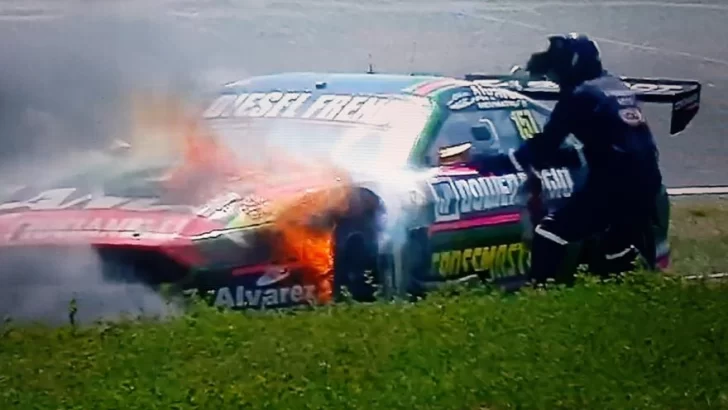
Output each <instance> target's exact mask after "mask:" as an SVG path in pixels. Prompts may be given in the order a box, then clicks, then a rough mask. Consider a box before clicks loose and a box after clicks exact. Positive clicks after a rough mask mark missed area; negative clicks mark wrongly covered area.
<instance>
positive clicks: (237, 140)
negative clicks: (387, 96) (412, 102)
mask: <svg viewBox="0 0 728 410" xmlns="http://www.w3.org/2000/svg"><path fill="white" fill-rule="evenodd" d="M417 107H418V109H417V110H415V111H414V112H412V111H410V112H409V115H387V118H391V119H392V120H391V121H387V122H386V123H382V124H367V123H357V122H344V121H332V120H319V119H301V118H281V117H272V118H269V117H233V118H230V117H228V118H213V119H207V122H208V124H209V126H210V127H211V128H212V131H213V132H214V133H215V135H216V136H217V137H218V138H220V139H221V140H222V141H223V142H224V143H225V145H227V146H228V147H230V148H232V150H233V151H234V152H235V154H236V155H237V156H238V158H240V159H241V160H243V161H252V162H257V161H268V160H270V159H271V158H272V157H271V155H270V154H271V153H272V154H273V155H274V156H275V155H276V154H280V155H294V156H296V157H306V158H313V159H316V158H321V159H326V160H329V161H331V162H333V163H335V164H338V165H342V166H346V167H347V168H349V169H352V168H362V169H367V168H371V167H372V166H377V167H382V166H388V165H404V163H405V161H406V159H407V157H408V156H409V154H410V151H411V149H412V146H413V144H414V143H415V141H416V140H417V138H418V137H419V135H420V133H421V132H422V130H423V129H424V127H425V124H426V122H427V120H428V116H429V114H430V109H429V108H425V109H422V108H423V107H422V106H417ZM392 110H394V107H392ZM398 112H399V111H392V112H391V114H396V113H398ZM266 153H267V154H266Z"/></svg>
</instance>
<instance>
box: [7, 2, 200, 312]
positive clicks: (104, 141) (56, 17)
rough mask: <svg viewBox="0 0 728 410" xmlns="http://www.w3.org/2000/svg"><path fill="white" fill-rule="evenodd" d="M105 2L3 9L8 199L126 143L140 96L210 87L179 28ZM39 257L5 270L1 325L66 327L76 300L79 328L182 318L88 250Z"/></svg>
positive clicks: (26, 257) (18, 258) (21, 257)
mask: <svg viewBox="0 0 728 410" xmlns="http://www.w3.org/2000/svg"><path fill="white" fill-rule="evenodd" d="M64 3H65V2H64ZM102 3H103V4H102V5H100V6H99V9H100V8H103V10H92V9H88V8H87V9H85V10H81V9H72V8H69V7H65V8H64V9H62V10H61V9H57V10H54V9H52V8H50V7H45V8H44V7H39V8H37V9H33V10H29V9H27V7H26V9H25V10H20V11H18V10H9V9H6V7H0V17H2V19H3V23H2V27H0V195H2V194H3V193H4V192H8V191H12V190H13V189H14V187H15V186H19V185H26V184H32V183H38V182H39V181H43V180H45V179H47V178H50V177H52V176H54V175H56V176H57V175H59V174H65V173H69V172H73V168H74V167H77V166H78V165H77V164H79V163H80V162H83V161H85V160H93V155H96V154H92V152H93V150H97V149H99V148H104V147H106V146H108V145H109V144H110V143H111V141H112V140H114V139H118V138H120V139H123V138H124V136H125V133H126V132H128V129H127V127H128V124H129V116H130V115H131V113H130V112H129V111H128V109H129V108H130V102H129V99H130V97H131V96H133V95H134V94H135V93H140V92H141V93H153V94H166V95H170V94H173V95H176V96H179V97H181V98H185V99H194V98H196V97H197V96H199V95H200V94H199V93H201V92H204V91H205V90H206V86H207V85H208V84H210V83H207V84H206V83H203V81H202V80H204V79H207V78H209V76H207V75H206V71H205V70H206V69H207V68H209V66H208V65H207V64H206V63H205V59H204V58H201V56H200V55H199V54H198V53H199V51H200V50H195V49H193V48H192V47H190V46H186V45H185V42H184V41H181V39H182V38H183V36H181V35H178V34H180V33H178V31H179V28H175V27H174V26H173V25H170V24H167V23H165V22H164V21H163V20H159V19H153V18H144V17H143V16H144V15H145V13H144V10H139V13H137V14H138V15H137V16H134V18H129V13H128V12H129V10H126V12H127V13H126V17H123V16H124V14H122V13H119V12H118V11H119V10H115V8H117V9H118V8H119V7H114V6H113V5H112V4H111V3H109V2H102ZM133 3H134V2H129V3H128V4H130V5H131V4H133ZM125 4H126V2H125ZM140 4H142V3H140ZM16 5H17V4H16ZM101 6H103V7H101ZM136 6H137V7H138V6H139V4H137V5H136ZM84 7H91V6H89V5H84ZM33 13H35V14H36V15H35V17H37V18H30V17H33V16H32V14H33ZM40 17H47V18H40ZM201 79H202V80H201ZM38 256H39V255H32V254H21V253H18V252H15V253H14V254H12V255H9V258H10V259H12V263H11V262H7V261H6V263H4V266H2V269H1V270H2V273H1V274H0V301H2V303H0V317H2V316H10V317H11V318H17V319H30V320H41V321H51V322H58V321H59V320H60V321H65V320H68V316H67V315H68V307H69V303H70V301H71V300H72V299H74V298H75V299H76V300H77V306H78V319H79V320H80V321H90V320H96V319H100V318H109V317H113V316H114V315H116V314H118V313H122V312H128V313H130V314H135V313H136V314H138V313H141V312H146V313H149V314H154V315H158V314H168V313H170V312H171V311H173V310H174V309H171V310H170V308H169V307H168V306H167V305H166V304H165V302H164V301H163V300H162V299H161V298H160V296H158V295H157V294H155V293H154V292H152V291H151V290H150V289H147V288H146V287H144V286H142V285H136V284H131V285H130V284H120V283H110V282H108V281H106V280H104V279H103V278H102V274H101V267H100V261H99V259H98V256H97V255H96V254H95V252H94V251H93V250H92V249H90V248H89V249H86V250H84V251H83V252H81V253H76V254H74V255H73V256H68V255H66V256H65V257H62V258H56V260H54V262H53V263H54V264H48V263H47V262H48V261H46V260H43V261H42V262H41V261H38Z"/></svg>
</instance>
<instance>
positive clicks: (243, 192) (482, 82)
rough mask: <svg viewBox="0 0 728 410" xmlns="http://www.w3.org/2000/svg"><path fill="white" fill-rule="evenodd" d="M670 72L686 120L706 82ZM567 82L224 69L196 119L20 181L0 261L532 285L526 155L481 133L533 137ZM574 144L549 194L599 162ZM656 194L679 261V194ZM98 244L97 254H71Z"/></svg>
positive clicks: (284, 283) (215, 280)
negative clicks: (233, 75)
mask: <svg viewBox="0 0 728 410" xmlns="http://www.w3.org/2000/svg"><path fill="white" fill-rule="evenodd" d="M665 81H666V80H648V79H642V80H632V82H633V83H634V84H633V85H634V87H633V89H636V90H638V93H639V96H640V98H642V99H644V100H646V101H652V102H672V103H673V111H674V112H673V119H674V120H675V119H677V121H678V122H681V124H678V126H677V127H676V128H675V129H678V128H679V129H678V130H677V131H681V130H682V129H684V128H685V126H687V124H688V123H689V122H690V121H691V120H692V118H693V117H694V116H695V113H696V112H697V108H698V104H699V92H700V85H699V84H697V83H694V82H675V81H672V80H667V82H665ZM670 81H672V82H670ZM665 84H667V85H669V86H670V87H667V88H665V87H663V85H665ZM640 87H643V89H640ZM649 87H653V88H649ZM557 91H558V90H557V89H555V88H554V86H553V85H552V84H546V83H543V82H532V83H530V84H525V85H524V84H522V83H519V82H517V81H515V80H514V79H513V78H511V77H508V76H489V75H470V76H466V78H463V79H459V78H450V77H444V76H437V75H407V74H376V73H361V74H356V73H353V74H350V73H282V74H273V75H264V76H256V77H252V78H248V79H245V80H241V81H236V82H232V83H229V84H226V85H224V86H223V87H221V90H220V91H219V92H218V93H217V94H216V95H214V96H213V97H212V98H211V99H210V100H208V101H206V102H205V104H204V106H203V107H202V109H201V114H200V113H199V112H198V113H197V114H195V116H194V117H193V118H192V119H190V118H188V117H184V116H179V115H178V116H175V115H172V114H170V113H169V112H168V111H165V110H163V109H160V110H153V109H145V110H142V114H140V115H141V117H144V121H141V120H140V122H144V123H145V124H147V125H145V127H146V128H144V127H141V128H144V131H143V132H140V134H139V135H143V137H134V138H130V145H128V146H124V145H121V146H117V147H116V149H117V150H120V151H122V153H111V152H108V153H98V155H96V156H94V157H93V158H92V159H88V158H87V159H84V160H79V161H77V162H76V163H75V164H74V166H73V167H72V168H69V169H72V171H66V172H56V173H54V177H53V178H48V179H44V180H43V181H44V182H43V183H40V182H39V183H37V184H30V185H26V186H19V187H16V188H14V189H13V192H11V193H8V194H7V195H6V196H5V198H4V199H3V201H2V204H1V205H0V259H2V260H1V261H0V267H3V269H16V268H17V267H18V266H20V267H27V266H29V265H33V266H34V268H37V270H44V269H45V270H48V271H53V272H56V271H57V270H58V269H59V267H62V266H64V264H66V265H67V264H68V263H69V261H71V260H73V261H76V262H74V265H73V269H81V268H88V269H91V268H98V269H99V274H100V275H103V276H104V277H105V278H107V279H109V280H120V281H142V282H144V283H147V284H148V285H149V286H152V287H156V286H158V285H160V284H162V283H176V284H178V285H180V286H181V287H183V288H184V289H185V290H186V292H187V293H195V294H198V295H202V296H206V297H208V300H209V302H210V303H212V304H214V305H218V306H227V307H230V308H239V309H243V308H278V307H287V306H293V305H299V304H307V303H310V302H322V303H325V302H328V301H330V300H332V299H334V298H335V297H336V295H338V294H339V293H340V291H341V289H342V288H344V287H346V288H347V289H348V291H349V292H350V293H351V294H352V295H353V296H354V297H355V298H356V299H359V300H371V299H372V298H373V293H374V286H373V285H372V282H373V283H374V284H376V285H378V286H380V287H381V288H382V290H383V292H384V294H386V295H391V296H397V295H399V296H402V295H405V294H407V293H410V294H422V293H423V292H426V291H427V290H429V289H432V288H433V287H436V286H437V285H439V284H443V283H448V282H451V281H463V280H468V279H480V280H492V281H495V282H496V283H501V284H504V285H516V286H517V285H518V284H521V283H522V282H523V280H524V273H525V272H526V270H527V269H528V266H529V260H530V257H529V252H528V239H527V238H528V226H529V223H528V222H529V221H528V219H529V216H528V214H527V208H526V206H525V203H526V200H527V195H526V194H527V193H526V192H525V190H524V189H523V187H524V183H525V182H526V179H527V178H526V175H525V174H522V173H518V172H516V170H515V169H512V168H509V166H506V165H503V166H502V167H500V168H493V169H491V170H489V172H487V173H482V174H481V173H478V172H476V171H475V170H474V168H473V167H471V166H469V165H468V159H467V158H468V153H469V152H472V151H477V152H478V153H479V154H481V155H482V154H483V153H485V154H486V155H489V154H492V155H494V156H497V155H504V154H505V153H507V152H508V150H510V149H515V148H517V147H518V146H519V145H520V144H521V143H522V142H523V141H524V140H526V139H528V138H532V137H533V135H534V134H535V133H537V132H539V131H540V130H541V128H542V127H543V125H544V123H545V121H546V120H547V118H548V116H549V112H550V111H549V109H548V108H547V107H546V106H544V105H542V104H541V103H539V102H537V100H536V99H553V98H554V96H555V95H556V93H557ZM145 121H146V122H145ZM160 123H161V124H163V125H161V126H160V125H159V124H160ZM149 124H157V125H156V128H155V125H149ZM160 130H161V131H160ZM677 131H676V132H677ZM162 134H164V136H162ZM171 134H174V136H173V137H170V135H171ZM561 150H562V154H563V155H562V156H561V158H559V159H556V160H554V162H553V163H550V164H544V166H543V167H542V168H541V169H540V170H538V173H539V176H540V180H541V183H542V185H543V188H544V198H545V203H546V205H547V206H548V207H556V206H559V204H560V203H562V202H563V200H564V199H567V198H568V197H569V196H570V195H571V193H572V192H574V191H575V190H576V189H578V187H579V184H580V183H582V181H583V180H584V176H585V175H586V173H587V172H588V164H585V163H584V161H583V156H582V155H581V153H580V144H579V143H578V141H576V140H574V139H569V140H567V141H566V142H565V143H564V144H563V146H562V148H561ZM158 152H164V153H165V154H164V155H153V154H155V153H158ZM170 152H174V153H175V155H169V154H170ZM655 200H656V206H658V207H661V210H662V212H661V214H660V218H661V219H660V220H659V221H656V222H655V225H654V226H653V229H654V230H655V232H656V234H657V235H656V238H657V240H656V243H655V246H656V247H657V250H658V254H659V256H660V259H661V260H662V261H663V262H666V260H667V258H668V256H669V246H668V243H667V227H668V216H669V215H668V212H669V204H668V202H667V196H666V194H664V193H663V195H662V196H661V197H659V198H656V199H655ZM524 222H526V223H524ZM593 246H596V245H593ZM585 248H588V246H586V247H585ZM89 249H91V250H93V254H94V258H93V260H92V261H88V263H78V262H77V261H78V260H79V257H76V258H75V259H74V255H81V254H87V253H88V250H89ZM595 253H596V254H599V252H598V249H597V251H596V252H595V251H594V249H591V250H590V251H589V252H587V251H583V252H581V253H580V255H582V257H581V259H579V262H592V261H591V260H587V259H585V258H586V255H592V256H593V255H594V254H595ZM58 274H59V275H60V274H62V273H58ZM43 278H46V280H49V281H51V282H52V281H53V280H52V279H48V278H52V276H48V275H44V276H43ZM369 278H373V281H372V280H370V279H369ZM28 280H30V279H28Z"/></svg>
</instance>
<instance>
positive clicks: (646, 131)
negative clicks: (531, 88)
mask: <svg viewBox="0 0 728 410" xmlns="http://www.w3.org/2000/svg"><path fill="white" fill-rule="evenodd" d="M526 71H528V72H529V73H530V74H531V75H535V76H541V77H546V78H547V79H548V80H550V81H553V82H555V83H557V84H558V85H559V88H560V95H559V99H558V101H557V103H556V105H555V107H554V108H553V111H552V114H551V116H550V118H549V120H548V122H547V123H546V124H545V126H544V129H543V130H542V132H541V133H540V134H537V135H535V136H534V137H533V138H531V139H529V140H528V141H527V142H526V143H525V144H524V145H522V146H521V147H520V148H519V149H518V150H516V151H511V152H510V153H509V157H510V160H511V162H512V163H513V165H514V166H515V167H516V168H517V169H518V170H524V171H526V172H528V171H529V170H530V169H532V166H534V164H537V163H538V161H539V159H540V158H548V156H549V155H552V154H555V151H556V149H557V148H558V147H559V146H560V145H561V144H562V143H563V141H564V140H565V139H566V137H568V136H569V134H573V135H574V136H575V137H576V138H577V139H579V140H580V141H581V142H582V144H583V152H584V156H585V159H586V161H587V163H588V165H589V169H590V171H589V176H588V177H587V180H586V182H585V185H584V187H583V189H582V190H580V191H578V192H575V193H574V195H572V197H571V198H569V200H568V202H567V203H566V204H565V205H563V206H562V207H561V208H559V209H557V210H556V211H555V212H552V213H550V214H548V215H546V216H545V217H544V218H543V219H542V220H541V221H540V222H539V223H538V225H536V227H535V231H534V234H533V244H532V260H531V278H532V279H533V280H535V281H536V282H541V283H542V282H545V281H546V279H548V278H554V277H556V276H557V275H558V273H559V272H560V269H561V268H562V267H563V266H562V264H563V263H564V261H565V257H566V256H567V248H566V245H567V244H569V243H571V242H575V241H580V240H582V239H585V238H587V237H589V236H591V235H593V234H596V233H602V232H607V235H606V238H607V239H606V244H605V249H606V250H605V254H604V255H603V258H604V262H606V266H609V263H610V262H611V263H613V266H614V267H615V270H618V271H625V270H628V269H625V268H624V267H625V262H626V263H628V264H629V267H630V268H631V266H633V265H632V264H633V262H634V261H636V260H637V258H638V257H640V258H641V259H642V261H643V262H646V264H647V267H648V268H649V269H654V266H655V254H654V253H655V249H654V248H655V245H654V239H652V237H650V236H648V237H644V235H643V234H644V233H645V232H649V231H650V229H649V226H650V225H649V223H650V222H649V221H650V220H651V219H650V218H651V217H652V215H653V214H654V212H653V209H654V207H655V198H656V197H657V195H658V193H659V191H660V189H661V186H662V175H661V172H660V169H659V164H658V150H657V147H656V144H655V141H654V138H653V135H652V132H651V131H650V128H649V126H648V124H647V122H646V120H645V118H644V116H643V114H642V111H641V110H640V107H639V106H638V104H637V100H636V96H635V93H634V92H632V91H631V90H630V89H629V87H628V86H627V85H626V84H624V83H623V82H622V81H621V80H620V79H619V78H617V77H614V76H612V75H611V74H609V73H607V72H606V71H605V70H604V69H603V67H602V63H601V59H600V53H599V49H598V47H597V45H596V43H595V42H594V41H592V40H590V39H589V38H588V37H587V36H585V35H580V34H569V35H565V36H551V37H549V47H548V49H547V50H545V51H542V52H538V53H534V54H533V55H532V56H531V58H530V60H529V62H528V64H527V66H526ZM646 227H647V228H646Z"/></svg>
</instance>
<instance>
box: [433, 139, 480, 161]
mask: <svg viewBox="0 0 728 410" xmlns="http://www.w3.org/2000/svg"><path fill="white" fill-rule="evenodd" d="M472 148H473V144H471V143H469V142H466V143H464V144H458V145H453V146H450V147H443V148H440V149H439V150H438V153H437V154H438V155H437V158H438V161H437V163H438V165H440V166H442V165H452V164H457V163H464V162H465V163H467V162H468V161H469V160H470V151H471V150H472Z"/></svg>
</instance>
